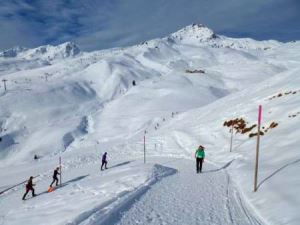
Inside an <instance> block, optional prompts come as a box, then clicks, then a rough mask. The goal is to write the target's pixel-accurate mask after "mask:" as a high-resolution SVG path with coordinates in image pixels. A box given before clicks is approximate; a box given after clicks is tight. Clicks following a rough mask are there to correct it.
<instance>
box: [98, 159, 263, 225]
mask: <svg viewBox="0 0 300 225" xmlns="http://www.w3.org/2000/svg"><path fill="white" fill-rule="evenodd" d="M151 161H153V162H156V163H159V164H162V165H164V166H168V167H172V168H174V169H176V170H178V173H176V174H175V175H172V176H168V177H166V178H163V179H162V180H161V181H160V182H158V183H156V184H155V185H153V186H151V187H150V188H149V190H148V191H147V192H146V193H145V194H144V195H141V196H140V197H138V199H136V200H135V201H133V203H129V204H128V205H127V206H125V207H123V210H121V211H119V212H117V213H116V214H115V215H112V216H111V217H110V219H109V220H108V221H106V223H105V225H108V224H110V225H111V224H122V225H123V224H124V225H125V224H130V225H133V224H155V225H158V224H172V225H177V224H178V225H184V224H189V225H193V224H201V225H212V224H213V225H218V224H220V225H234V224H236V225H249V224H250V225H254V224H255V225H258V224H262V222H260V221H259V220H258V219H257V218H256V217H255V216H254V215H253V213H252V212H251V210H250V211H249V210H248V208H247V207H246V206H245V204H244V202H243V201H242V199H241V197H240V195H239V193H238V191H237V189H236V187H235V186H234V184H233V183H232V182H231V180H230V178H229V176H228V175H227V173H226V167H227V166H229V165H230V162H229V163H228V164H227V165H224V167H223V168H215V167H214V166H212V165H211V164H209V163H205V164H204V169H203V172H202V173H201V174H196V173H195V170H196V168H195V163H194V161H192V160H186V159H172V158H171V159H164V160H157V159H156V160H155V159H152V160H151ZM94 222H95V223H94V224H97V222H96V221H94Z"/></svg>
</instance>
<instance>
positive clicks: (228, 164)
mask: <svg viewBox="0 0 300 225" xmlns="http://www.w3.org/2000/svg"><path fill="white" fill-rule="evenodd" d="M233 161H234V159H233V160H231V161H229V162H228V163H226V164H225V165H224V166H222V167H221V168H218V169H213V170H207V171H203V172H202V173H214V172H218V171H220V170H224V169H226V168H227V167H229V166H230V165H231V163H232V162H233Z"/></svg>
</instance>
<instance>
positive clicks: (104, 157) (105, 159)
mask: <svg viewBox="0 0 300 225" xmlns="http://www.w3.org/2000/svg"><path fill="white" fill-rule="evenodd" d="M103 166H105V169H107V152H105V153H104V154H103V155H102V165H101V170H103Z"/></svg>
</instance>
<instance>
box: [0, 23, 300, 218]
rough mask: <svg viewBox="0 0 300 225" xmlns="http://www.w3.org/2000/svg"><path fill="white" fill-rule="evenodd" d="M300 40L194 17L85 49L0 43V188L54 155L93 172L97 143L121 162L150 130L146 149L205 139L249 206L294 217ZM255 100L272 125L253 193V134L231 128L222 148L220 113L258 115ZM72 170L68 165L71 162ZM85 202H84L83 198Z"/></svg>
mask: <svg viewBox="0 0 300 225" xmlns="http://www.w3.org/2000/svg"><path fill="white" fill-rule="evenodd" d="M299 50H300V42H294V43H286V44H284V43H280V42H277V41H261V42H260V41H255V40H251V39H234V38H228V37H225V36H219V35H217V34H215V33H214V32H213V31H212V30H210V29H209V28H207V27H205V26H203V25H197V24H194V25H191V26H188V27H185V28H183V29H182V30H180V31H178V32H176V33H173V34H170V35H169V36H168V37H166V38H163V39H155V40H151V41H148V42H144V43H141V44H139V45H136V46H132V47H127V48H120V49H109V50H103V51H96V52H91V53H84V52H80V50H79V48H78V47H77V46H76V45H75V44H73V43H65V44H62V45H59V46H56V47H54V46H42V47H39V48H36V49H24V48H16V49H11V50H8V51H5V52H3V53H0V78H1V80H2V79H4V78H5V79H7V80H8V81H7V88H8V90H7V91H6V92H4V91H3V85H2V84H1V86H0V88H1V93H0V131H1V133H0V137H1V138H2V141H1V142H0V162H1V164H0V167H1V172H0V180H1V181H5V182H3V183H2V182H1V184H0V188H1V189H0V190H2V189H5V188H6V187H9V186H11V185H13V184H15V183H18V182H20V181H23V180H24V179H27V177H28V176H30V175H31V174H47V173H48V176H51V167H52V166H53V167H54V166H55V164H56V162H57V158H58V156H62V157H63V161H64V162H65V163H66V164H67V163H70V164H72V165H73V164H75V165H76V164H78V166H85V164H89V162H91V163H92V165H91V166H90V167H89V168H88V169H87V170H88V171H89V173H91V174H92V173H94V172H95V171H94V172H92V170H93V168H95V163H96V162H97V161H98V159H99V155H100V153H101V152H104V151H107V152H108V153H109V156H110V157H111V158H112V159H118V160H117V161H118V162H120V161H122V160H120V159H124V161H125V160H133V159H137V158H139V157H141V156H142V154H143V135H144V132H145V130H147V134H146V140H147V153H148V154H149V155H156V156H166V157H184V158H192V157H193V153H194V150H195V148H196V147H197V145H198V144H199V143H201V144H203V145H205V146H206V147H207V160H208V161H210V162H212V163H214V164H216V166H217V167H221V166H223V165H224V164H227V163H229V162H231V161H232V160H233V161H232V163H231V164H230V166H229V167H228V168H226V170H227V171H228V173H229V174H230V176H231V178H232V180H233V181H234V182H236V183H237V186H238V188H239V189H240V192H241V195H244V197H243V198H245V200H247V199H248V203H247V204H249V207H250V208H251V207H253V210H252V211H255V213H254V214H257V215H258V216H259V217H261V218H263V220H264V221H265V223H270V224H298V222H299V221H300V218H299V215H298V213H297V212H298V210H299V205H300V197H298V195H297V192H298V189H299V178H297V177H296V176H295V174H296V171H297V170H299V166H300V164H299V158H300V155H299V153H298V152H297V147H296V146H298V145H299V141H298V140H297V135H299V132H300V131H299V118H300V108H299V105H300V104H299V100H300V98H299V96H300V86H299V84H300V82H299V81H300V80H299V78H298V74H299V72H300V62H299V60H300V54H299ZM133 80H135V81H136V83H137V85H136V86H133V85H132V82H133ZM280 93H282V95H280V96H279V94H280ZM274 96H275V97H274ZM258 104H262V105H263V109H264V114H263V125H264V126H265V127H267V126H269V125H270V124H271V123H272V122H276V123H278V126H277V127H275V128H273V129H269V130H268V132H267V133H266V134H265V135H264V136H263V137H262V140H261V144H262V146H261V164H260V173H259V189H258V192H257V193H255V194H254V193H253V192H252V189H253V188H252V186H253V185H252V180H253V179H252V176H253V161H254V150H255V138H249V136H248V134H249V133H247V134H243V135H242V134H235V136H234V142H233V152H232V153H229V141H230V133H229V128H228V127H224V126H223V123H224V121H225V120H229V119H234V118H236V117H243V118H244V119H245V120H246V121H247V122H249V124H248V125H252V124H255V123H256V113H257V106H258ZM253 131H254V130H253ZM35 154H36V155H38V156H39V157H40V159H39V160H38V162H34V160H33V156H34V155H35ZM174 166H175V165H174ZM150 167H151V166H149V168H144V167H143V166H142V165H139V169H137V170H140V169H142V171H145V170H146V171H145V173H143V174H141V176H140V177H141V179H140V180H139V181H140V182H138V183H132V182H131V181H130V182H129V183H130V185H131V183H132V185H133V186H134V187H137V186H138V185H142V184H143V183H145V182H147V181H146V180H147V179H146V177H149V176H148V175H147V174H149V173H151V172H149V171H151V170H152V169H153V168H154V169H155V166H154V167H151V168H150ZM12 168H14V169H13V170H12ZM129 169H130V168H129ZM4 170H5V171H9V170H11V171H12V172H11V173H9V174H7V173H5V172H2V171H4ZM33 171H35V172H33ZM84 171H85V170H84ZM119 172H120V174H119ZM119 172H117V171H116V173H118V175H117V176H122V171H119ZM49 173H50V175H49ZM68 174H69V176H70V179H71V176H74V177H75V176H76V175H75V174H76V169H75V168H74V169H69V172H68ZM73 174H74V175H73ZM132 174H134V173H133V172H132ZM89 179H91V183H90V184H86V185H87V186H86V188H87V189H93V190H95V191H96V189H97V188H95V187H94V186H95V185H98V183H97V182H98V181H97V179H98V178H97V175H96V174H95V176H91V177H90V178H89ZM110 179H111V178H110ZM222 179H223V178H222ZM112 181H113V179H112ZM41 182H43V183H42V185H43V186H46V184H45V183H44V181H41ZM46 183H47V182H46ZM283 183H284V184H285V185H282V184H283ZM74 185H76V184H74ZM75 189H76V188H75ZM104 189H105V188H104ZM105 190H106V189H105ZM17 191H18V193H19V194H20V193H21V192H22V190H20V189H17ZM63 191H67V190H65V189H64V190H62V192H63ZM118 193H119V192H118V191H116V192H115V194H114V195H113V194H112V195H109V198H115V197H116V196H118ZM62 194H63V193H62ZM14 195H15V194H14V192H11V193H8V194H7V199H8V200H7V201H5V202H4V203H3V204H2V203H1V209H4V208H6V211H5V212H4V211H3V212H4V213H2V210H1V213H2V214H1V215H0V218H7V219H5V220H4V219H3V220H2V221H4V222H2V223H4V224H6V223H8V224H18V223H19V222H20V221H22V219H20V220H18V219H16V220H14V221H12V220H11V219H9V218H11V217H10V216H9V215H10V214H9V212H10V207H11V206H13V205H15V204H12V203H11V201H15V200H13V199H16V198H17V197H16V196H14ZM61 196H62V195H61ZM0 198H2V197H1V196H0ZM91 199H92V197H91ZM85 200H86V201H87V203H88V202H89V199H85ZM34 201H38V200H34ZM46 201H48V197H47V200H46ZM66 201H67V199H66ZM28 203H29V202H28ZM100 203H101V202H100ZM100 203H99V204H100ZM16 204H17V205H18V204H19V203H16ZM26 204H27V203H26ZM34 204H35V205H36V204H38V203H37V202H36V203H34ZM97 204H98V203H97ZM97 204H96V202H95V205H97ZM50 205H51V204H50ZM100 205H101V204H100ZM271 206H272V207H271ZM25 208H26V207H25ZM282 208H285V209H287V210H286V211H283V210H282ZM19 210H21V211H22V213H24V217H27V216H29V214H26V212H23V211H24V208H20V209H19ZM83 210H87V211H88V208H86V206H85V205H84V204H83V205H82V207H81V208H79V211H83ZM21 211H20V212H21ZM79 211H76V213H75V212H74V214H72V215H70V218H69V220H73V219H74V218H75V217H76V215H78V214H79V213H78V212H79ZM18 214H20V213H18ZM53 214H54V215H55V214H56V213H55V212H53ZM53 214H49V215H51V216H53ZM57 217H59V215H58V214H57ZM23 219H24V218H23ZM39 221H40V220H39V219H37V221H36V223H38V222H39ZM0 222H1V220H0ZM61 223H62V224H63V222H61V221H60V222H58V223H57V224H61ZM78 223H79V222H78ZM0 224H1V223H0ZM53 224H55V222H53ZM75 224H77V223H75ZM91 224H92V223H91ZM245 224H247V223H245Z"/></svg>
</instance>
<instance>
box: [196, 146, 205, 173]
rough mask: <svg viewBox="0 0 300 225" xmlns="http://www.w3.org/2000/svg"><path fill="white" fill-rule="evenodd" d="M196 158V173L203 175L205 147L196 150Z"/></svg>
mask: <svg viewBox="0 0 300 225" xmlns="http://www.w3.org/2000/svg"><path fill="white" fill-rule="evenodd" d="M195 158H196V171H197V173H202V164H203V162H204V158H205V152H204V147H203V146H202V145H200V146H199V147H198V149H197V150H196V152H195Z"/></svg>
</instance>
